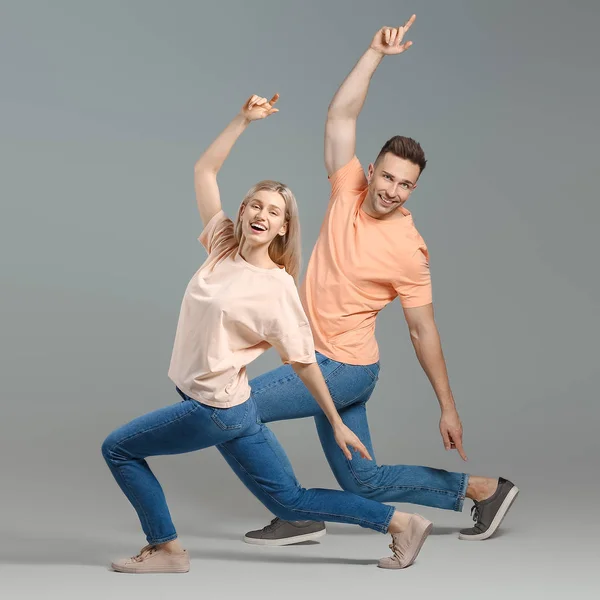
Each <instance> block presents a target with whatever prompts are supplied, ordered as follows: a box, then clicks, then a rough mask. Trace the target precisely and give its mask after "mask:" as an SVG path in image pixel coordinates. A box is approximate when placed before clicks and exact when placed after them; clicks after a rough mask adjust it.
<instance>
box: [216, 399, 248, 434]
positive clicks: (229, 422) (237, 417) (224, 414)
mask: <svg viewBox="0 0 600 600" xmlns="http://www.w3.org/2000/svg"><path fill="white" fill-rule="evenodd" d="M249 408H250V402H249V401H246V402H243V403H242V404H238V405H236V406H232V407H231V408H213V410H212V414H211V419H212V420H213V421H214V423H215V424H216V425H217V427H219V429H222V430H223V431H230V430H232V429H241V428H242V427H243V426H244V421H245V420H246V417H247V416H248V410H249Z"/></svg>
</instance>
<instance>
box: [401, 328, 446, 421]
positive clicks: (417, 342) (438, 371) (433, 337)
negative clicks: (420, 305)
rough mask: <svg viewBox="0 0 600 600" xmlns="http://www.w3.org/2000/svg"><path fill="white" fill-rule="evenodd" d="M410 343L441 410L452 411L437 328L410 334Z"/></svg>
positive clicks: (444, 362)
mask: <svg viewBox="0 0 600 600" xmlns="http://www.w3.org/2000/svg"><path fill="white" fill-rule="evenodd" d="M411 341H412V343H413V346H414V348H415V352H416V354H417V358H418V359H419V363H420V364H421V367H423V371H425V374H426V375H427V377H428V379H429V381H430V382H431V385H432V387H433V389H434V391H435V395H436V396H437V399H438V402H439V403H440V408H441V409H442V410H454V409H455V408H456V406H455V404H454V397H453V395H452V390H451V389H450V381H449V380H448V371H447V369H446V361H445V360H444V353H443V352H442V344H441V342H440V335H439V333H438V330H437V327H435V326H430V327H427V328H424V329H423V330H422V331H420V332H418V333H416V332H411Z"/></svg>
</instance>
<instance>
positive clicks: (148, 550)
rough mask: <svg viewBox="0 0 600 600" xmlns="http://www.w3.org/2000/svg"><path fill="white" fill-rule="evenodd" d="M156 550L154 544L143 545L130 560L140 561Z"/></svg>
mask: <svg viewBox="0 0 600 600" xmlns="http://www.w3.org/2000/svg"><path fill="white" fill-rule="evenodd" d="M155 552H156V546H145V547H144V548H142V549H141V550H140V553H139V554H138V555H137V556H132V557H131V560H132V561H134V562H142V561H143V560H144V559H145V558H146V557H148V556H151V555H152V554H154V553H155Z"/></svg>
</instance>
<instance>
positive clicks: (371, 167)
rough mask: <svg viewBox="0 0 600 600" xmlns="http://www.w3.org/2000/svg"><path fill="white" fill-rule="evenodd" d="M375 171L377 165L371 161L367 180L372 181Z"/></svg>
mask: <svg viewBox="0 0 600 600" xmlns="http://www.w3.org/2000/svg"><path fill="white" fill-rule="evenodd" d="M373 173H375V165H374V164H373V163H371V164H370V165H369V168H368V169H367V181H368V182H369V183H371V179H372V178H373Z"/></svg>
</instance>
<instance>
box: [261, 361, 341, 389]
mask: <svg viewBox="0 0 600 600" xmlns="http://www.w3.org/2000/svg"><path fill="white" fill-rule="evenodd" d="M325 358H326V360H331V359H330V358H327V357H325ZM323 362H325V361H323ZM331 362H336V361H331ZM317 364H319V365H320V364H321V363H319V361H318V360H317ZM344 366H345V364H344V363H338V365H337V366H336V367H335V369H333V371H331V373H329V374H328V375H327V377H324V379H325V382H327V381H328V380H329V378H330V377H331V376H332V375H333V374H334V373H337V371H339V369H340V367H344ZM297 377H298V376H297V375H296V373H295V372H292V373H290V375H286V376H285V377H281V378H280V379H276V380H275V381H272V382H271V383H269V384H268V385H265V386H262V387H260V388H259V389H258V390H254V389H253V390H252V395H253V396H257V395H260V394H262V393H263V392H265V391H267V390H270V389H271V388H274V387H276V386H279V385H282V384H286V383H287V382H288V381H292V379H296V378H297Z"/></svg>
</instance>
